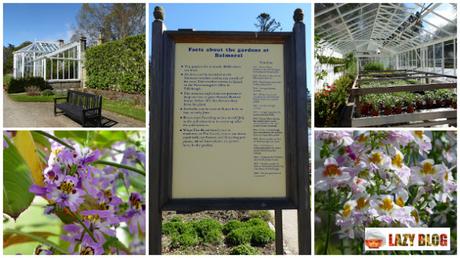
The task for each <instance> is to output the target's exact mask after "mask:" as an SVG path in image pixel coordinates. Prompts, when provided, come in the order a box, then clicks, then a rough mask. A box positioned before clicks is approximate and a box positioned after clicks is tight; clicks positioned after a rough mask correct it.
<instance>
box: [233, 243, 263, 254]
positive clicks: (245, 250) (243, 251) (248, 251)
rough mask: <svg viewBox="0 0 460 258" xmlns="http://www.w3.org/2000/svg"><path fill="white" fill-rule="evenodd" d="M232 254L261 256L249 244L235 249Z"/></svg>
mask: <svg viewBox="0 0 460 258" xmlns="http://www.w3.org/2000/svg"><path fill="white" fill-rule="evenodd" d="M230 254H231V255H257V254H259V251H258V250H257V248H255V247H252V246H250V245H248V244H244V245H239V246H236V247H233V248H232V250H231V251H230Z"/></svg>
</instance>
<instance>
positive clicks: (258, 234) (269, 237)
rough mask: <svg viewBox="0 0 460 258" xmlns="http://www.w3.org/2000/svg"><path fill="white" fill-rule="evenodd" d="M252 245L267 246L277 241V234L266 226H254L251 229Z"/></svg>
mask: <svg viewBox="0 0 460 258" xmlns="http://www.w3.org/2000/svg"><path fill="white" fill-rule="evenodd" d="M251 232H252V237H251V244H252V245H253V246H265V245H266V244H268V243H271V242H272V241H273V240H275V232H273V230H271V229H270V227H269V226H268V225H267V224H265V225H259V226H254V227H252V228H251Z"/></svg>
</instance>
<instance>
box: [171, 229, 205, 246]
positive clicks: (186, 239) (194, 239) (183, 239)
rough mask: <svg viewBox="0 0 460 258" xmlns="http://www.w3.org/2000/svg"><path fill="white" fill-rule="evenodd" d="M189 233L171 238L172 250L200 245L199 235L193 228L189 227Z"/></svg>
mask: <svg viewBox="0 0 460 258" xmlns="http://www.w3.org/2000/svg"><path fill="white" fill-rule="evenodd" d="M186 229H187V231H186V232H184V233H182V234H174V235H172V236H171V244H170V246H171V248H184V247H190V246H196V245H197V244H198V243H199V239H198V235H197V234H196V231H194V230H193V229H192V227H190V228H189V227H187V228H186Z"/></svg>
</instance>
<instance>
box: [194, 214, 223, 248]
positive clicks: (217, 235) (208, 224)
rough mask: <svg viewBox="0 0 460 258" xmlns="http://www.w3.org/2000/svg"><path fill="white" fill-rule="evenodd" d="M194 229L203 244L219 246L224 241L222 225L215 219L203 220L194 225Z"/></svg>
mask: <svg viewBox="0 0 460 258" xmlns="http://www.w3.org/2000/svg"><path fill="white" fill-rule="evenodd" d="M193 227H194V229H195V231H196V233H197V235H198V237H199V238H200V241H201V242H203V243H209V244H217V243H220V242H221V241H222V225H221V224H220V223H219V222H218V221H217V220H214V219H202V220H199V221H197V222H194V223H193Z"/></svg>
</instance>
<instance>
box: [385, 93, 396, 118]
mask: <svg viewBox="0 0 460 258" xmlns="http://www.w3.org/2000/svg"><path fill="white" fill-rule="evenodd" d="M393 104H394V102H393V99H392V98H391V96H385V99H384V100H383V106H384V107H383V114H384V115H386V116H388V115H391V114H392V113H393Z"/></svg>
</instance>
